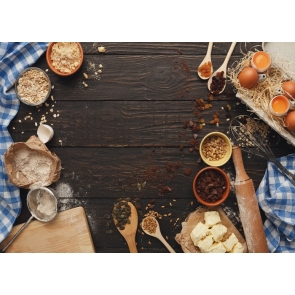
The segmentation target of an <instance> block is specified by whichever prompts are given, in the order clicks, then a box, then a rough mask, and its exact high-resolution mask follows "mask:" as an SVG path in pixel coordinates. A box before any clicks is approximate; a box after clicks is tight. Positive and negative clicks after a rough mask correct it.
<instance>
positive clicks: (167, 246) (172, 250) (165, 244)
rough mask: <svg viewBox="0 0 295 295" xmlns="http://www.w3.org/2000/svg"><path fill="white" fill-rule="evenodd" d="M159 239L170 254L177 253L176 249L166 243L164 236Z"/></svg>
mask: <svg viewBox="0 0 295 295" xmlns="http://www.w3.org/2000/svg"><path fill="white" fill-rule="evenodd" d="M157 238H158V239H159V240H160V241H161V242H162V243H163V244H164V246H165V247H166V248H167V249H168V251H169V252H170V253H175V251H174V249H173V248H172V247H171V246H170V245H169V244H168V243H167V242H166V240H165V239H164V238H163V236H162V235H161V236H157Z"/></svg>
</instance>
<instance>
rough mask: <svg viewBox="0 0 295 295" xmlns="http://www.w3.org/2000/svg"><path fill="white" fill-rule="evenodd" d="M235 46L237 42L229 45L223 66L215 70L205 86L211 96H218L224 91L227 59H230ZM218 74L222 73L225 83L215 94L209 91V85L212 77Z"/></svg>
mask: <svg viewBox="0 0 295 295" xmlns="http://www.w3.org/2000/svg"><path fill="white" fill-rule="evenodd" d="M236 44H237V42H232V44H231V46H230V48H229V51H228V53H227V55H226V57H225V60H224V62H223V64H222V65H221V66H220V67H219V69H217V70H216V71H215V72H214V73H213V74H212V76H211V77H210V79H209V80H208V84H207V85H208V89H209V91H210V92H211V93H213V94H220V93H222V92H223V91H224V89H225V86H226V70H227V64H228V61H229V59H230V57H231V55H232V53H233V51H234V48H235V46H236ZM219 72H223V77H224V78H225V81H224V86H223V88H222V89H221V90H219V92H218V93H217V92H214V91H212V90H211V83H212V79H213V77H216V74H217V73H219Z"/></svg>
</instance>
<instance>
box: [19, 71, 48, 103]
mask: <svg viewBox="0 0 295 295" xmlns="http://www.w3.org/2000/svg"><path fill="white" fill-rule="evenodd" d="M50 91H51V82H50V79H49V77H48V76H47V74H46V73H45V71H43V70H42V69H40V68H37V67H29V68H27V69H25V70H24V71H22V72H21V73H20V74H19V76H18V78H17V79H16V82H15V93H16V95H17V97H18V98H19V100H20V101H21V102H23V103H24V104H27V105H30V106H37V105H40V104H42V103H44V102H45V101H46V100H47V98H48V97H49V95H50Z"/></svg>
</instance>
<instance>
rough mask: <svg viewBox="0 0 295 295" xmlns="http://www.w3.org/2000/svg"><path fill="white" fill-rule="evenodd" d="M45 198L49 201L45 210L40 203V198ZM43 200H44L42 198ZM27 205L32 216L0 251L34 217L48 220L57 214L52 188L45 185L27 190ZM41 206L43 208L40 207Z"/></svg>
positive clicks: (44, 220) (43, 220)
mask: <svg viewBox="0 0 295 295" xmlns="http://www.w3.org/2000/svg"><path fill="white" fill-rule="evenodd" d="M45 197H48V198H47V199H45V201H46V202H51V203H50V204H48V203H47V204H48V205H51V207H49V209H47V211H46V210H45V209H44V203H42V199H43V198H45ZM43 201H44V200H43ZM27 206H28V209H29V211H30V213H31V214H32V216H31V217H30V218H29V219H28V221H27V222H26V223H25V224H24V225H23V226H22V227H21V228H20V229H19V230H18V232H17V233H16V234H15V235H14V237H13V238H12V239H11V240H10V241H9V243H8V244H7V245H6V246H5V247H4V248H3V249H2V250H0V253H4V252H5V251H6V250H7V248H8V247H9V246H10V245H11V243H12V242H13V241H14V240H15V239H16V238H17V237H18V235H19V234H20V233H21V232H22V231H23V230H24V229H25V228H26V227H27V225H28V224H29V223H30V222H31V221H32V220H33V218H36V219H37V220H39V221H42V222H49V221H51V220H53V219H54V217H55V216H56V214H57V198H56V196H55V194H54V192H53V190H51V189H49V188H47V187H37V188H33V189H31V190H30V191H29V192H28V195H27ZM42 206H43V209H42Z"/></svg>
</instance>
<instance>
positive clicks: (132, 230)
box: [113, 202, 138, 253]
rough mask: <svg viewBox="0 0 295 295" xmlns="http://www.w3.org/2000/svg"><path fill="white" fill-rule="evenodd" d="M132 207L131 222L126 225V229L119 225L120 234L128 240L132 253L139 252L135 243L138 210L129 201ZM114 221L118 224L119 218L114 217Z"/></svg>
mask: <svg viewBox="0 0 295 295" xmlns="http://www.w3.org/2000/svg"><path fill="white" fill-rule="evenodd" d="M127 204H128V205H129V206H130V209H131V215H130V216H129V221H130V223H127V224H125V225H124V229H120V228H119V227H117V226H116V227H117V229H118V231H119V232H120V234H121V235H122V236H123V237H124V239H125V240H126V242H127V245H128V248H129V251H130V253H137V252H138V251H137V248H136V243H135V236H136V231H137V226H138V214H137V210H136V208H135V207H134V205H133V204H132V203H131V202H127ZM113 220H114V223H115V224H117V220H116V219H115V218H113Z"/></svg>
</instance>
